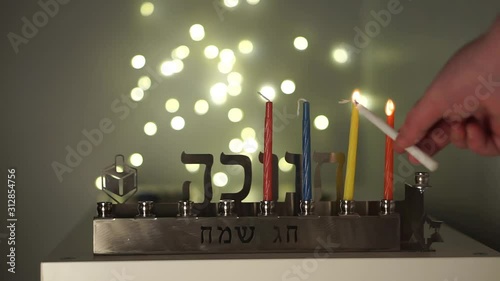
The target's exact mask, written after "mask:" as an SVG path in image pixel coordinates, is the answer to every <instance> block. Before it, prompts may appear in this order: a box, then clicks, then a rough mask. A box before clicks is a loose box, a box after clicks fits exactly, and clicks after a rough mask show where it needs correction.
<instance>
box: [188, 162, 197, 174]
mask: <svg viewBox="0 0 500 281" xmlns="http://www.w3.org/2000/svg"><path fill="white" fill-rule="evenodd" d="M185 166H186V170H187V171H188V172H190V173H192V174H194V173H196V172H198V171H199V170H200V164H185Z"/></svg>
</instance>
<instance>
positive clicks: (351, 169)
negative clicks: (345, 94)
mask: <svg viewBox="0 0 500 281" xmlns="http://www.w3.org/2000/svg"><path fill="white" fill-rule="evenodd" d="M359 98H360V94H359V91H358V90H356V91H354V93H353V94H352V100H353V103H352V113H351V128H350V130H349V150H348V151H347V170H346V175H345V185H344V200H353V199H354V177H355V174H356V151H357V150H358V127H359V111H358V108H357V107H356V104H355V103H354V101H355V100H358V101H359Z"/></svg>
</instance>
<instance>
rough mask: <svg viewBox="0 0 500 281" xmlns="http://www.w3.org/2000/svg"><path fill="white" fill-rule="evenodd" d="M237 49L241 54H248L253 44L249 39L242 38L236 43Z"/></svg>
mask: <svg viewBox="0 0 500 281" xmlns="http://www.w3.org/2000/svg"><path fill="white" fill-rule="evenodd" d="M238 50H239V51H240V53H242V54H250V53H251V52H252V51H253V44H252V42H251V41H250V40H242V41H241V42H240V43H239V44H238Z"/></svg>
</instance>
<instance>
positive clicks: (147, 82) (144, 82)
mask: <svg viewBox="0 0 500 281" xmlns="http://www.w3.org/2000/svg"><path fill="white" fill-rule="evenodd" d="M137 86H139V88H141V89H142V90H144V91H147V90H149V88H151V78H149V77H148V76H142V77H141V78H139V81H137Z"/></svg>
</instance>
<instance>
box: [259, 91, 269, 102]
mask: <svg viewBox="0 0 500 281" xmlns="http://www.w3.org/2000/svg"><path fill="white" fill-rule="evenodd" d="M257 94H259V95H260V96H261V97H263V98H264V99H265V100H267V101H268V102H271V100H270V99H268V98H267V97H266V96H264V95H263V94H262V93H261V92H257Z"/></svg>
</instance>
